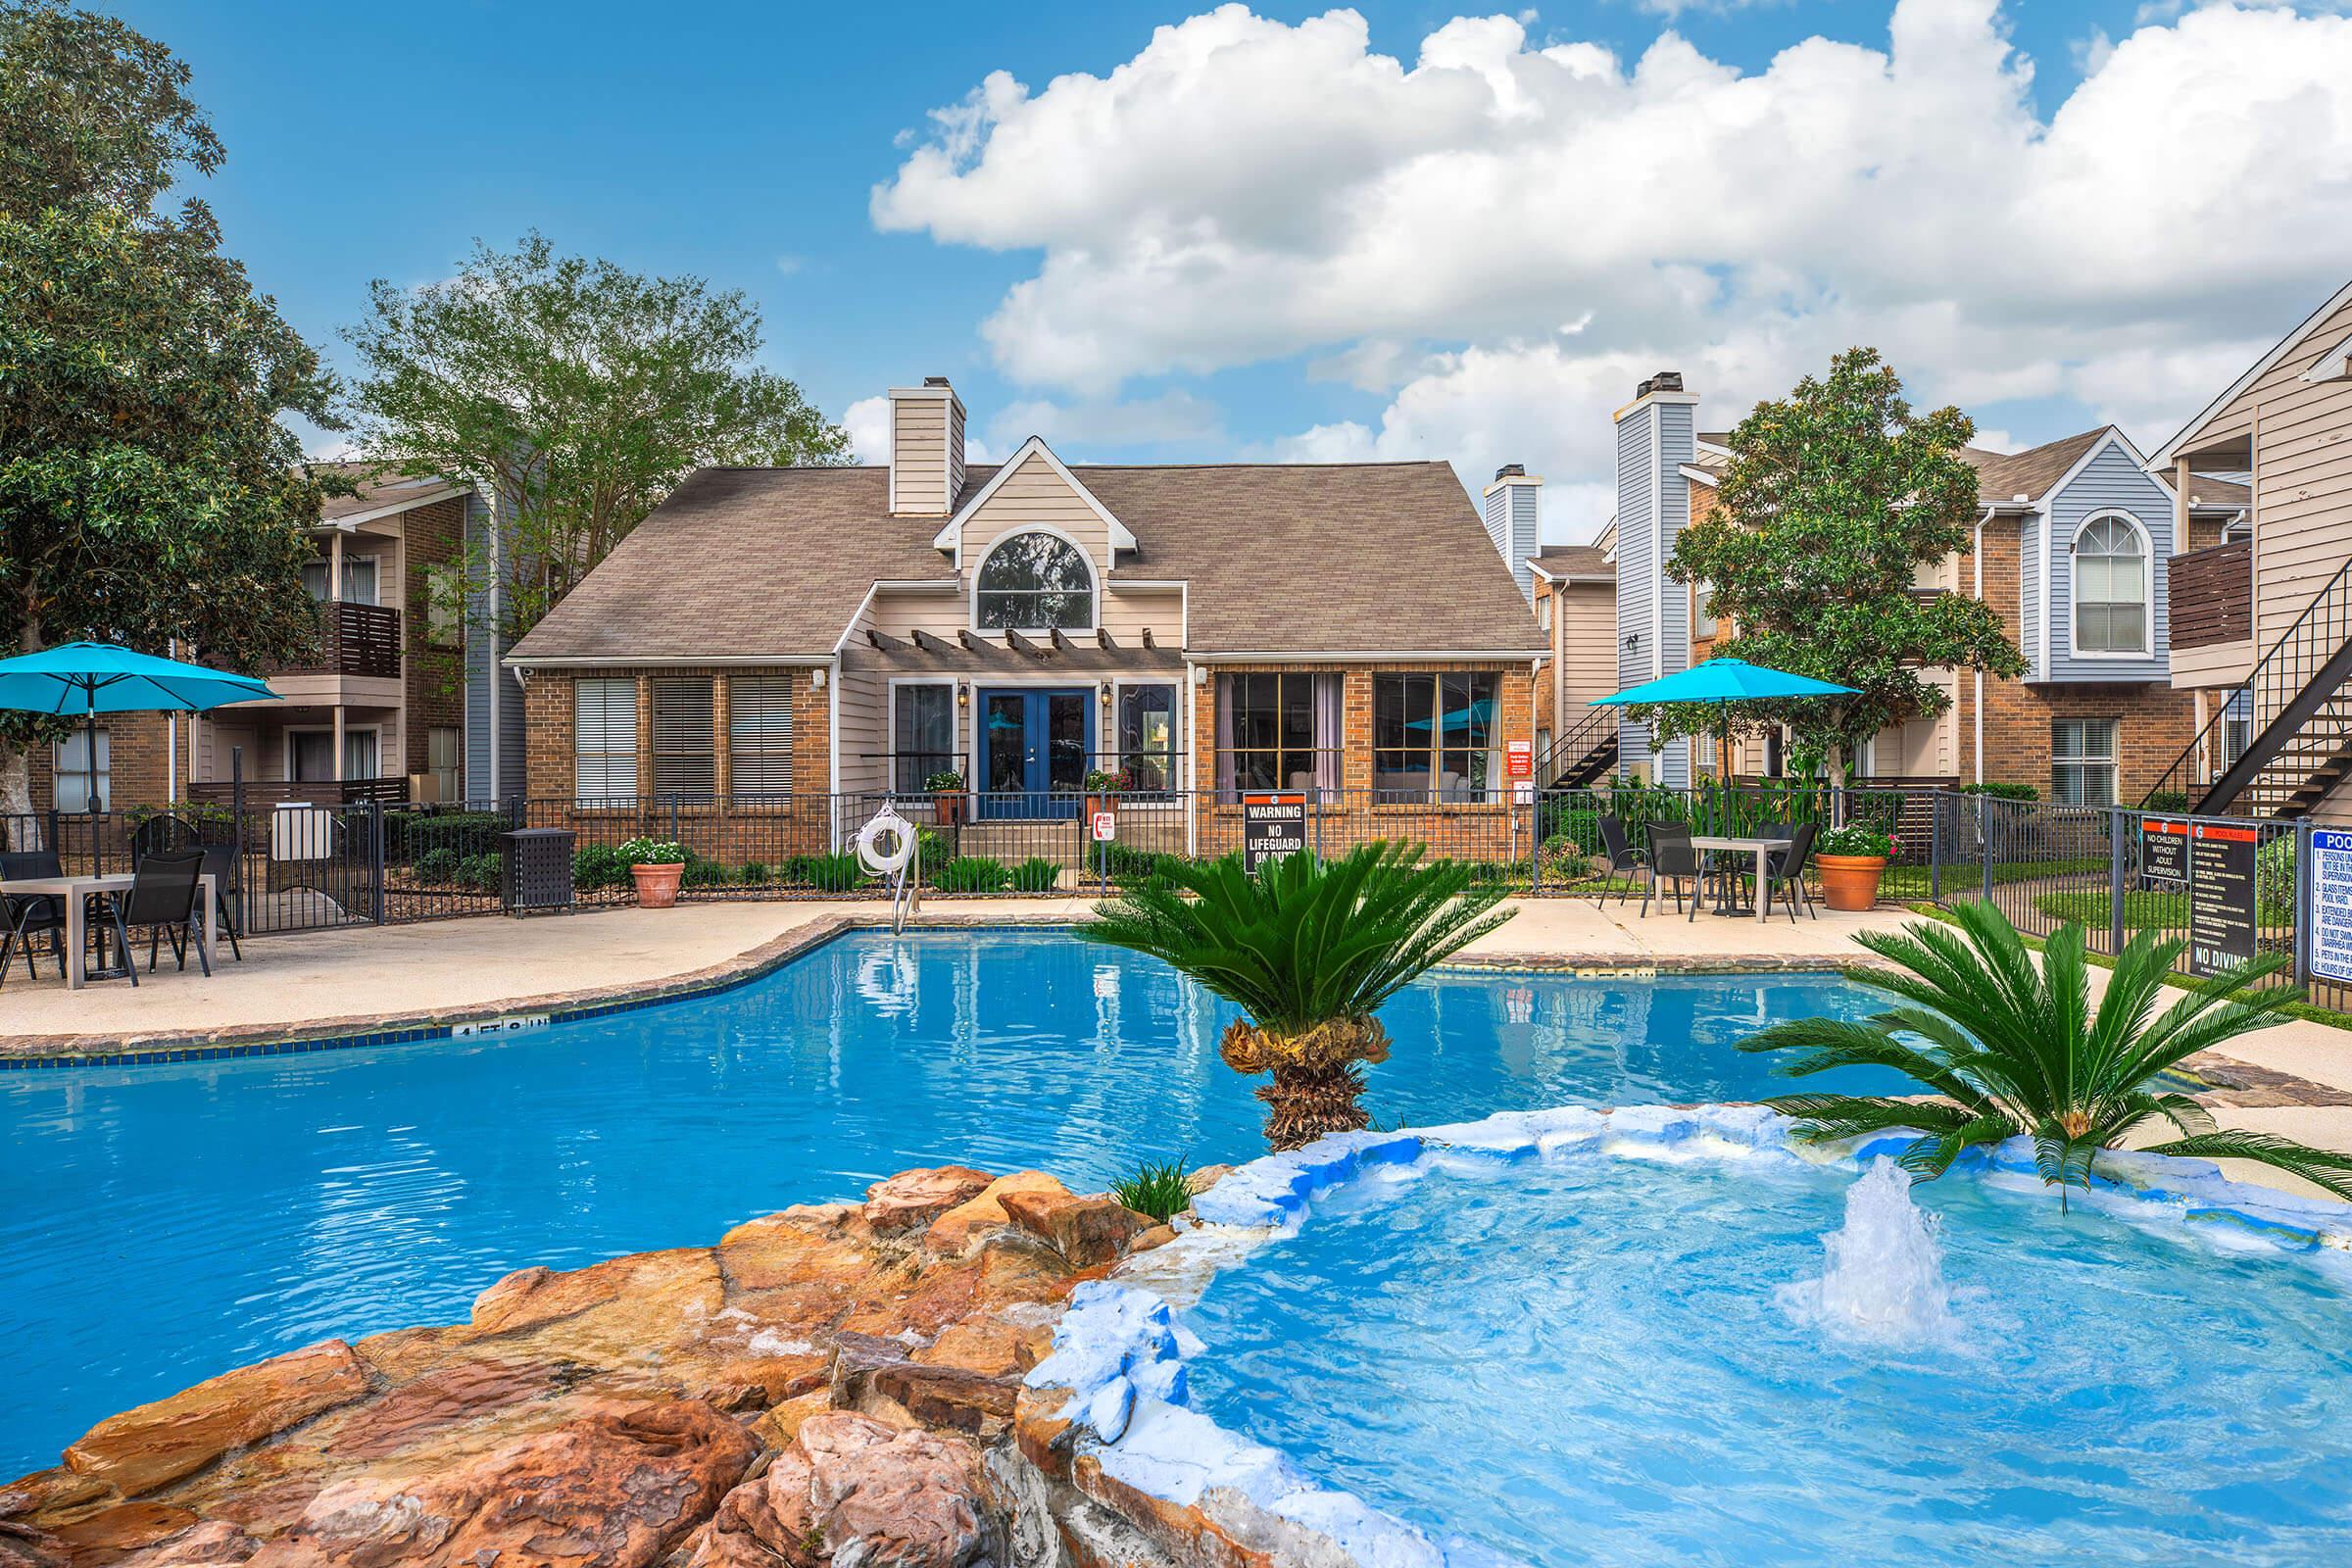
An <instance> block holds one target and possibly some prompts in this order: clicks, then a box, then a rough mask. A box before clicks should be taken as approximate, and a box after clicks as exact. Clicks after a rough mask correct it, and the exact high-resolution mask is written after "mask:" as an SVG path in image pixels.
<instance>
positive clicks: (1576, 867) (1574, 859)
mask: <svg viewBox="0 0 2352 1568" xmlns="http://www.w3.org/2000/svg"><path fill="white" fill-rule="evenodd" d="M1599 853H1600V851H1599V850H1597V849H1587V848H1586V847H1585V846H1584V845H1583V844H1582V843H1581V842H1579V840H1578V838H1577V836H1576V835H1575V834H1573V833H1554V834H1553V835H1552V836H1551V837H1549V838H1547V839H1545V840H1544V875H1545V876H1548V877H1553V878H1560V879H1565V878H1573V877H1580V876H1583V875H1584V874H1585V872H1586V870H1587V869H1589V867H1590V864H1591V861H1592V859H1593V857H1594V856H1596V855H1598V854H1599Z"/></svg>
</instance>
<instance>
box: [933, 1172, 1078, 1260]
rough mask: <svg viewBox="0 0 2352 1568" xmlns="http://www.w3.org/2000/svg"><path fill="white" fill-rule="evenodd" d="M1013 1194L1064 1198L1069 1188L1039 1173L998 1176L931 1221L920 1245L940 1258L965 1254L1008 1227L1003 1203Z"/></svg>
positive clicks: (1008, 1219)
mask: <svg viewBox="0 0 2352 1568" xmlns="http://www.w3.org/2000/svg"><path fill="white" fill-rule="evenodd" d="M1013 1193H1059V1194H1061V1195H1062V1196H1064V1197H1067V1196H1068V1195H1069V1189H1068V1188H1066V1187H1064V1186H1062V1185H1061V1183H1059V1182H1057V1181H1055V1180H1054V1178H1053V1177H1051V1176H1049V1175H1047V1174H1046V1173H1045V1172H1044V1171H1042V1170H1023V1171H1015V1172H1013V1174H1011V1175H1010V1176H1000V1177H998V1178H997V1179H996V1180H995V1181H993V1182H990V1183H989V1184H988V1185H987V1186H986V1187H984V1188H982V1189H981V1190H980V1191H979V1192H978V1193H976V1194H974V1195H973V1196H972V1197H971V1198H970V1199H968V1200H966V1201H963V1202H961V1203H958V1204H956V1206H955V1207H954V1208H951V1209H949V1210H948V1211H947V1212H946V1213H944V1214H942V1215H940V1216H939V1218H937V1219H935V1220H933V1221H932V1222H931V1228H930V1229H929V1230H927V1231H925V1232H924V1233H923V1245H924V1246H925V1247H928V1248H929V1249H931V1250H932V1251H934V1252H937V1253H939V1254H940V1255H941V1256H943V1257H957V1256H960V1255H962V1254H963V1253H964V1252H966V1251H969V1250H971V1248H972V1247H973V1245H974V1244H976V1243H977V1242H979V1241H980V1240H981V1239H982V1238H983V1237H986V1236H987V1235H989V1234H990V1233H991V1232H993V1231H1001V1230H1004V1229H1005V1228H1007V1227H1008V1226H1010V1225H1011V1224H1012V1219H1011V1216H1010V1215H1008V1214H1006V1213H1005V1198H1006V1197H1007V1196H1008V1195H1010V1194H1013Z"/></svg>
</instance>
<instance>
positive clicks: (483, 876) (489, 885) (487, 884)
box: [457, 854, 501, 893]
mask: <svg viewBox="0 0 2352 1568" xmlns="http://www.w3.org/2000/svg"><path fill="white" fill-rule="evenodd" d="M500 863H501V862H500V858H499V857H498V856H497V855H496V854H489V855H468V856H466V858H464V859H462V860H460V861H459V862H458V874H457V882H458V885H459V886H460V887H466V888H471V889H473V890H474V891H475V892H477V893H496V892H497V891H498V890H499V887H498V885H499V866H500Z"/></svg>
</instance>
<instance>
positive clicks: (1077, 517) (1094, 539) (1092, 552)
mask: <svg viewBox="0 0 2352 1568" xmlns="http://www.w3.org/2000/svg"><path fill="white" fill-rule="evenodd" d="M1041 524H1043V525H1044V526H1047V527H1050V528H1054V529H1055V530H1057V531H1058V532H1061V533H1065V534H1068V535H1069V536H1070V537H1071V538H1072V539H1074V540H1076V541H1077V542H1078V546H1079V548H1080V549H1082V550H1084V551H1085V552H1086V556H1087V559H1088V560H1089V561H1091V562H1093V563H1094V564H1095V570H1096V572H1097V573H1098V574H1100V573H1101V572H1103V570H1105V569H1106V568H1107V567H1108V566H1109V565H1110V529H1109V528H1108V527H1107V526H1106V525H1105V524H1104V523H1103V519H1102V518H1101V517H1099V516H1097V515H1095V511H1094V509H1093V508H1092V507H1090V506H1088V505H1087V503H1086V498H1085V497H1083V496H1081V495H1080V494H1079V493H1078V492H1077V491H1075V490H1073V489H1071V488H1070V487H1069V485H1067V484H1066V483H1064V482H1063V480H1062V477H1061V475H1060V474H1058V473H1055V472H1054V466H1053V465H1052V464H1050V463H1048V462H1047V461H1046V460H1045V458H1044V457H1043V456H1042V455H1040V454H1037V453H1031V454H1030V455H1029V456H1028V457H1027V458H1026V459H1024V460H1022V463H1021V466H1019V467H1018V468H1015V469H1014V470H1013V471H1012V473H1011V474H1010V475H1009V476H1008V477H1007V478H1006V479H1005V482H1004V483H1003V484H1002V485H1000V486H998V488H997V490H996V492H995V493H994V494H993V495H991V496H990V497H989V498H988V500H987V501H986V502H984V503H983V504H982V505H981V506H980V508H979V509H978V510H977V511H975V512H974V513H973V514H972V515H970V516H969V517H967V518H965V519H964V524H963V562H964V565H965V566H966V567H967V568H968V567H977V566H978V565H979V564H980V560H981V558H982V557H984V556H986V555H987V554H988V548H989V546H991V545H993V544H995V543H996V542H997V541H998V540H999V539H1002V538H1004V537H1005V535H1006V534H1013V533H1018V532H1020V531H1021V530H1022V529H1023V528H1031V527H1036V526H1039V525H1041Z"/></svg>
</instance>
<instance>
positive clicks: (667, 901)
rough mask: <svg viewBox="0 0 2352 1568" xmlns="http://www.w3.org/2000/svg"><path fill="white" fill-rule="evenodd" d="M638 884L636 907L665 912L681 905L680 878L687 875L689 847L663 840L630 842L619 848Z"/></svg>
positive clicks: (635, 840)
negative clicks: (676, 905) (687, 851)
mask: <svg viewBox="0 0 2352 1568" xmlns="http://www.w3.org/2000/svg"><path fill="white" fill-rule="evenodd" d="M620 854H621V858H623V859H625V860H627V861H628V862H629V875H630V877H631V878H632V879H634V880H635V882H636V884H637V907H639V908H641V909H666V908H668V907H670V906H671V905H673V904H675V903H677V902H678V878H680V877H681V876H684V875H685V874H686V846H684V845H683V844H673V843H670V842H668V841H666V840H663V839H631V840H629V841H628V842H627V843H626V844H623V845H622V846H621V847H620Z"/></svg>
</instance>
